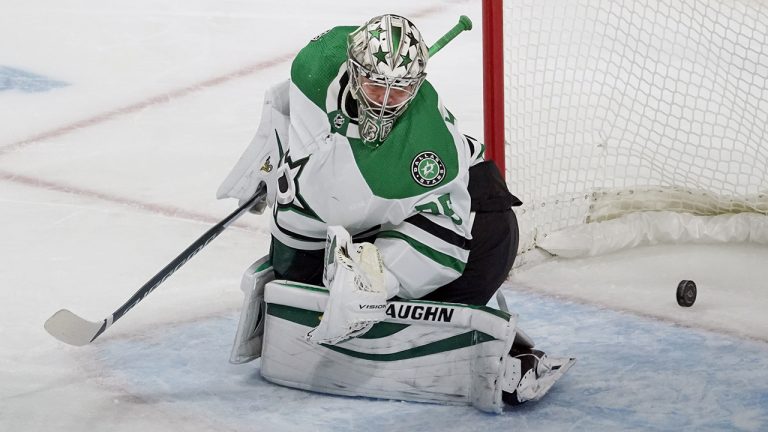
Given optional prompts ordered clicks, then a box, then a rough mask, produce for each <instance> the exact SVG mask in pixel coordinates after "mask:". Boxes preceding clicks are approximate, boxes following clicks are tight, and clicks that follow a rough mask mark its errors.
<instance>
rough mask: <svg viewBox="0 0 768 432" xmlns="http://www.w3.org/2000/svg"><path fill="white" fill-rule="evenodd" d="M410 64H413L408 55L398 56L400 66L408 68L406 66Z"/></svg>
mask: <svg viewBox="0 0 768 432" xmlns="http://www.w3.org/2000/svg"><path fill="white" fill-rule="evenodd" d="M411 63H413V60H412V59H411V56H410V54H408V53H405V55H401V56H400V66H402V67H408V65H409V64H411Z"/></svg>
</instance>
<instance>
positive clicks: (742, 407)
mask: <svg viewBox="0 0 768 432" xmlns="http://www.w3.org/2000/svg"><path fill="white" fill-rule="evenodd" d="M2 3H3V7H2V14H0V41H2V42H1V43H0V209H1V210H2V211H0V238H2V246H0V265H1V266H2V267H0V268H2V271H0V431H24V432H27V431H50V430H56V431H66V432H69V431H82V430H96V431H100V430H111V431H115V432H127V431H136V430H145V431H171V430H173V431H214V430H215V431H221V430H226V431H261V430H266V431H282V430H297V431H305V430H307V431H308V430H333V431H355V430H363V429H368V430H388V431H393V430H427V431H438V430H440V431H443V430H457V431H458V430H461V431H466V430H516V429H520V430H526V429H535V430H567V429H571V430H622V429H625V430H649V429H650V430H685V429H687V430H705V429H712V430H724V429H726V430H727V429H741V430H766V429H768V355H767V354H768V345H766V341H768V318H766V314H765V310H766V309H768V287H767V286H766V285H767V284H768V282H766V281H768V268H767V266H766V265H765V263H767V262H768V251H766V248H764V247H757V246H752V245H729V246H711V247H703V246H698V247H682V246H675V247H672V246H659V247H654V248H644V249H637V250H633V251H627V252H622V253H617V254H613V255H609V256H604V257H601V258H593V259H588V260H586V259H585V260H575V261H564V260H559V261H558V260H555V261H552V262H548V263H544V264H542V265H539V266H536V267H533V268H529V269H526V270H524V271H521V272H518V273H516V274H515V275H514V276H513V277H512V278H511V279H510V281H509V283H508V284H507V285H505V293H506V297H507V300H508V302H509V303H510V306H511V307H512V308H513V309H515V310H516V311H517V312H518V313H519V314H520V316H521V325H522V326H523V328H525V329H526V331H527V332H528V333H529V334H530V335H531V336H532V337H533V338H534V339H535V340H536V341H537V343H538V344H539V346H541V347H542V348H543V349H545V350H547V351H550V352H552V353H553V354H568V355H575V356H576V357H578V359H579V362H578V363H577V365H576V366H575V367H574V368H573V369H572V371H571V372H569V374H568V375H567V376H566V377H565V378H564V379H563V381H562V382H561V383H559V384H558V386H557V387H556V388H555V389H554V390H553V391H552V393H551V394H550V395H548V396H547V398H545V399H544V400H542V401H540V402H538V403H536V404H530V405H527V406H524V407H522V408H519V409H516V410H510V411H508V412H506V413H505V414H504V415H501V416H490V415H485V414H482V413H479V412H477V411H476V410H474V409H473V408H469V407H445V406H439V405H429V404H415V403H403V402H393V401H376V400H369V399H354V398H340V397H332V396H323V395H317V394H311V393H306V392H302V391H298V390H292V389H286V388H281V387H277V386H274V385H272V384H269V383H267V382H265V381H264V380H262V379H261V378H260V376H259V374H258V362H255V363H251V364H247V365H241V366H233V365H229V364H228V363H227V358H228V354H229V353H228V351H229V348H230V343H231V340H232V338H233V337H234V330H235V322H236V317H237V311H238V308H239V305H240V301H241V294H240V292H239V289H238V284H239V279H240V275H241V273H242V271H243V270H244V269H245V268H246V267H247V266H248V265H249V264H250V263H251V262H252V261H254V260H255V259H257V258H258V257H260V256H261V255H263V254H264V253H265V252H266V250H267V244H268V234H267V230H266V226H267V222H266V219H265V218H263V217H258V216H247V217H245V218H243V219H242V220H241V221H240V222H238V223H237V225H236V226H234V227H231V228H230V229H228V230H227V231H226V232H224V233H223V234H222V236H221V237H220V238H218V239H217V240H216V241H215V242H214V243H212V244H211V245H209V246H208V247H207V248H206V249H204V250H203V251H202V252H201V253H200V254H199V255H198V256H197V257H195V258H194V259H193V260H192V261H191V262H190V263H189V264H188V265H187V266H186V267H184V268H183V269H182V270H180V271H179V272H178V273H176V274H175V275H174V276H173V277H172V278H170V279H169V280H168V281H166V282H165V283H164V284H163V285H162V286H161V287H160V288H158V289H157V290H156V291H155V292H154V293H152V294H151V295H150V296H149V297H148V298H147V299H145V300H144V302H142V303H141V304H140V305H139V306H137V307H136V308H135V309H133V310H131V311H130V312H129V314H128V315H126V316H125V317H124V318H123V319H121V320H120V321H119V322H118V323H116V324H115V325H114V326H113V327H112V328H110V329H109V330H108V332H107V333H105V334H104V335H103V336H102V337H101V338H100V339H99V340H98V341H96V342H95V343H94V344H92V345H89V346H86V347H83V348H75V347H70V346H67V345H64V344H61V343H60V342H58V341H56V340H54V339H53V338H52V337H50V336H49V335H48V334H47V333H46V332H45V331H44V330H43V322H44V321H45V320H46V319H47V318H48V317H49V316H50V315H51V314H53V313H54V312H55V311H57V310H58V309H60V308H69V309H71V310H73V311H74V312H75V313H78V314H80V315H82V316H84V317H86V318H89V319H92V320H100V319H103V318H104V317H106V315H108V314H109V313H111V312H112V311H113V310H114V309H116V308H117V307H118V306H120V305H121V304H122V303H123V302H124V301H125V300H126V299H128V297H130V296H131V294H133V293H134V292H135V291H136V289H137V288H138V287H139V286H141V285H142V284H143V283H144V282H145V281H146V280H147V279H148V278H149V277H150V276H152V275H153V274H154V273H155V272H157V271H158V270H159V269H160V268H161V267H163V266H164V265H165V264H166V263H167V262H168V261H170V260H171V259H172V258H173V257H175V256H176V255H177V254H178V253H179V252H180V251H181V250H182V249H184V248H185V247H186V246H187V245H188V244H189V243H191V242H192V241H193V240H195V239H196V238H197V237H198V236H199V235H200V234H202V233H203V232H204V231H205V230H206V229H208V228H209V227H210V226H212V225H213V224H214V223H216V221H218V220H220V219H221V218H223V217H224V216H225V215H227V214H228V213H229V212H230V211H232V210H233V209H234V208H235V206H236V203H234V202H225V201H216V200H215V198H214V195H215V191H216V188H217V187H218V184H219V182H220V181H221V180H222V179H223V178H224V177H225V176H226V174H227V172H228V170H229V169H230V167H231V166H232V165H233V164H234V162H235V161H236V160H237V157H238V156H239V154H240V152H241V151H242V150H243V149H244V147H245V145H246V144H247V143H248V141H249V140H250V138H251V135H252V134H253V133H254V132H255V129H256V126H257V125H256V122H257V120H258V119H259V113H260V108H261V99H262V94H263V92H264V90H265V88H267V87H268V86H270V85H272V84H273V83H275V82H277V81H279V80H282V79H285V78H286V77H287V76H288V71H289V65H290V58H291V56H292V55H294V54H295V53H296V52H297V51H298V50H299V49H300V48H301V47H302V46H303V45H304V44H306V42H307V41H308V40H309V39H310V38H312V37H313V36H314V35H316V34H318V33H320V32H321V31H323V30H325V29H327V28H330V27H332V26H334V25H342V24H344V25H353V24H358V23H361V22H363V21H365V20H366V19H367V18H370V17H371V16H373V15H376V14H380V13H385V12H396V13H401V14H403V15H406V16H410V17H412V18H413V20H414V21H416V23H417V24H418V25H419V26H420V27H421V28H422V30H423V32H424V34H425V36H426V37H427V38H428V39H429V40H435V39H436V38H437V37H439V36H440V35H442V33H443V32H444V31H445V30H446V29H447V28H449V27H450V26H451V25H453V24H454V22H455V21H456V20H457V19H458V16H459V15H462V14H465V15H468V16H469V17H470V18H472V19H473V21H474V22H475V25H476V27H477V29H475V30H473V31H471V32H468V33H465V34H463V35H461V36H460V37H459V38H458V39H457V40H456V41H454V42H452V43H451V44H450V45H449V46H447V47H446V48H445V49H444V50H443V51H442V52H441V53H440V54H438V55H437V56H435V58H434V59H433V61H432V62H431V64H430V71H429V74H430V75H429V76H430V80H431V81H432V82H433V83H434V84H435V86H436V87H437V88H438V90H439V91H440V93H441V95H442V97H443V99H444V103H445V104H446V105H447V106H448V107H449V108H450V109H451V111H452V112H453V113H454V114H455V115H456V116H457V118H458V119H459V121H460V125H461V127H462V129H463V130H464V131H465V132H466V133H468V134H471V135H475V136H478V137H481V136H482V99H481V77H482V75H481V66H480V63H481V35H480V31H479V27H480V25H481V22H480V2H478V1H460V0H456V1H445V2H413V1H405V0H393V1H389V2H387V3H386V5H384V6H382V4H381V3H373V2H355V1H351V0H344V1H334V2H310V1H298V0H286V1H282V2H247V1H242V0H241V1H226V2H221V1H219V2H217V1H212V0H193V1H185V2H179V1H172V0H160V1H148V0H136V1H133V2H119V1H115V0H112V1H102V2H91V1H85V0H65V1H52V0H29V1H27V2H24V3H23V4H22V3H20V2H12V1H10V0H2ZM28 74H34V76H36V77H37V78H36V79H34V78H31V77H32V75H28ZM681 279H694V280H696V282H697V283H698V286H699V299H698V301H697V303H696V304H695V305H694V306H693V307H692V308H689V309H683V308H680V307H679V306H677V304H676V303H675V300H674V297H675V288H676V286H677V282H678V281H679V280H681Z"/></svg>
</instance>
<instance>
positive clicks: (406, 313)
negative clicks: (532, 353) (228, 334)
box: [261, 281, 517, 413]
mask: <svg viewBox="0 0 768 432" xmlns="http://www.w3.org/2000/svg"><path fill="white" fill-rule="evenodd" d="M265 301H266V305H267V306H266V320H265V321H266V323H265V330H264V344H263V350H262V359H261V374H262V376H263V377H264V378H265V379H267V380H268V381H271V382H274V383H277V384H282V385H285V386H289V387H294V388H300V389H304V390H310V391H316V392H321V393H330V394H338V395H347V396H366V397H376V398H384V399H396V400H407V401H420V402H433V403H445V404H465V405H473V406H475V407H477V408H478V409H480V410H482V411H486V412H496V413H500V412H501V411H502V409H503V406H504V403H503V401H502V385H503V377H504V372H505V371H506V369H507V364H506V363H507V362H508V361H510V360H512V357H510V356H509V355H508V353H509V351H510V349H511V346H512V341H513V340H514V338H515V324H516V322H517V316H516V315H513V314H508V313H505V312H502V311H498V310H495V309H491V308H487V307H476V306H472V307H469V306H466V305H462V304H455V303H438V302H426V301H418V300H415V301H403V302H389V303H387V309H386V319H385V320H383V321H381V322H379V323H377V324H375V325H373V326H372V328H371V329H370V330H369V331H368V332H367V333H365V334H362V335H359V336H358V337H355V338H352V339H349V340H346V341H343V342H340V343H338V344H336V345H330V344H317V343H312V342H309V341H307V340H306V339H305V335H306V333H307V330H309V329H310V328H312V327H315V326H317V325H318V323H319V321H320V317H321V315H322V313H323V311H324V310H325V307H326V303H327V302H328V291H327V290H325V289H323V288H321V287H317V286H312V285H305V284H299V283H294V282H288V281H273V282H270V283H269V284H267V287H266V291H265Z"/></svg>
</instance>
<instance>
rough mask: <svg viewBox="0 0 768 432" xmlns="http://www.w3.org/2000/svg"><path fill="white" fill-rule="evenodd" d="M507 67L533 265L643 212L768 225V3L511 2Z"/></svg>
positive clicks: (525, 242) (511, 148)
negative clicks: (553, 238) (757, 216)
mask: <svg viewBox="0 0 768 432" xmlns="http://www.w3.org/2000/svg"><path fill="white" fill-rule="evenodd" d="M504 56H505V71H506V72H505V75H506V76H505V80H506V83H505V87H506V90H505V93H506V94H505V110H506V119H505V121H506V141H507V145H506V151H505V155H506V166H507V173H506V175H507V180H508V181H509V184H510V189H511V190H512V192H513V193H515V194H516V195H518V196H520V197H521V199H522V200H523V202H524V206H523V207H522V208H521V210H520V211H519V213H518V214H519V216H520V224H521V231H522V233H521V252H523V253H524V252H525V251H527V250H530V249H531V248H533V246H534V245H535V242H536V240H537V239H541V238H543V237H545V236H547V235H548V233H550V232H552V231H556V230H559V229H561V228H564V227H569V226H574V225H578V224H583V223H586V222H592V221H595V220H604V219H610V218H613V217H616V216H618V215H620V214H625V213H627V212H632V211H638V210H660V209H664V210H673V211H683V212H692V213H695V214H719V213H729V212H742V211H756V212H760V213H764V214H765V213H768V198H767V197H766V195H768V194H766V192H768V142H766V141H765V138H764V137H765V135H766V124H768V90H766V84H767V82H766V80H768V3H764V2H755V1H741V2H739V1H718V0H702V1H697V0H684V1H675V0H660V1H655V0H641V1H618V0H525V1H523V0H516V1H511V0H506V1H505V8H504ZM603 203H607V204H606V205H602V204H603Z"/></svg>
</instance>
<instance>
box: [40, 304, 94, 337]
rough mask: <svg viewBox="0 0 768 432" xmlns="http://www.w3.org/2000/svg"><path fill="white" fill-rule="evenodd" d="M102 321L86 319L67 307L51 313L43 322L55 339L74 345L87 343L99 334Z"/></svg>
mask: <svg viewBox="0 0 768 432" xmlns="http://www.w3.org/2000/svg"><path fill="white" fill-rule="evenodd" d="M103 325H104V323H99V322H93V321H88V320H85V319H83V318H80V317H79V316H77V315H75V314H74V313H72V312H70V311H68V310H67V309H62V310H60V311H58V312H56V313H55V314H53V315H52V316H51V317H50V318H48V320H47V321H46V322H45V325H44V326H43V327H45V330H47V331H48V333H50V334H51V336H53V337H55V338H56V339H58V340H60V341H62V342H64V343H67V344H70V345H74V346H83V345H88V344H89V343H91V341H92V340H93V339H94V338H95V337H96V336H97V335H98V334H99V330H101V327H102V326H103Z"/></svg>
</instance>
